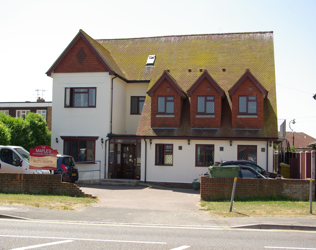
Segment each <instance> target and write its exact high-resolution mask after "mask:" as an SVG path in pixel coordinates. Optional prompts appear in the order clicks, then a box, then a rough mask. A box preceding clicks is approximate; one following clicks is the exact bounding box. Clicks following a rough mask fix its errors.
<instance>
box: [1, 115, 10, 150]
mask: <svg viewBox="0 0 316 250" xmlns="http://www.w3.org/2000/svg"><path fill="white" fill-rule="evenodd" d="M10 138H11V133H10V129H9V128H8V127H7V126H6V125H5V124H3V122H1V121H0V145H8V144H9V143H10Z"/></svg>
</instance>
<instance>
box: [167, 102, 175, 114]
mask: <svg viewBox="0 0 316 250" xmlns="http://www.w3.org/2000/svg"><path fill="white" fill-rule="evenodd" d="M166 113H169V114H173V113H174V102H167V108H166Z"/></svg>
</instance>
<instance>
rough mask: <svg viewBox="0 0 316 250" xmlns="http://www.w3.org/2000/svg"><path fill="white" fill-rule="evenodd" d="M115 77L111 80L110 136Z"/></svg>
mask: <svg viewBox="0 0 316 250" xmlns="http://www.w3.org/2000/svg"><path fill="white" fill-rule="evenodd" d="M116 77H117V75H115V77H113V78H112V79H111V121H110V134H112V118H113V80H114V79H115V78H116Z"/></svg>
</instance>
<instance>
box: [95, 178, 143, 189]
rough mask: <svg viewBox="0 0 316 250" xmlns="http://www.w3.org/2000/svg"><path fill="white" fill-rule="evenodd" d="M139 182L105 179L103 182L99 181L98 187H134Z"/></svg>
mask: <svg viewBox="0 0 316 250" xmlns="http://www.w3.org/2000/svg"><path fill="white" fill-rule="evenodd" d="M139 182H140V181H139V180H129V179H105V180H101V182H100V185H102V186H125V187H126V186H128V187H135V186H137V185H138V183H139Z"/></svg>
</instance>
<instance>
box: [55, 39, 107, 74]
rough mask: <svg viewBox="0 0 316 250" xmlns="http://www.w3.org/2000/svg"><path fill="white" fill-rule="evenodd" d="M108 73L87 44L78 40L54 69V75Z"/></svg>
mask: <svg viewBox="0 0 316 250" xmlns="http://www.w3.org/2000/svg"><path fill="white" fill-rule="evenodd" d="M82 72H108V70H107V69H106V68H105V67H104V65H103V64H102V62H101V61H100V60H99V59H98V58H97V56H96V55H95V53H94V52H93V51H92V49H91V48H90V47H89V46H88V44H87V43H86V42H85V41H84V40H83V39H82V38H80V39H79V40H78V41H77V42H76V43H75V44H74V45H73V46H72V48H71V49H70V50H69V51H68V53H67V54H66V56H65V57H64V58H63V60H62V61H61V62H60V63H59V64H58V66H57V67H56V68H55V70H54V73H82Z"/></svg>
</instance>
